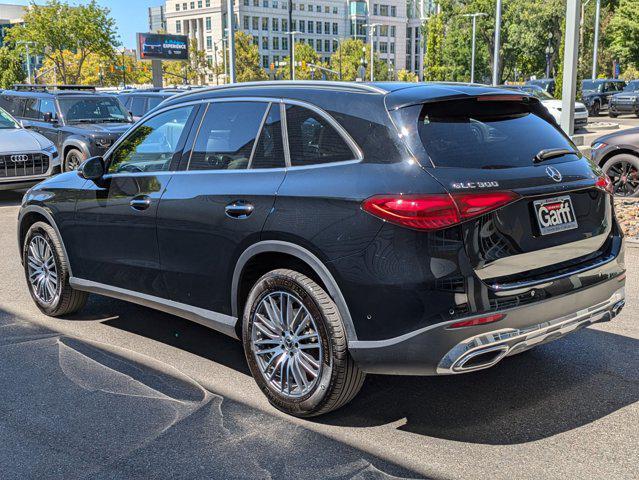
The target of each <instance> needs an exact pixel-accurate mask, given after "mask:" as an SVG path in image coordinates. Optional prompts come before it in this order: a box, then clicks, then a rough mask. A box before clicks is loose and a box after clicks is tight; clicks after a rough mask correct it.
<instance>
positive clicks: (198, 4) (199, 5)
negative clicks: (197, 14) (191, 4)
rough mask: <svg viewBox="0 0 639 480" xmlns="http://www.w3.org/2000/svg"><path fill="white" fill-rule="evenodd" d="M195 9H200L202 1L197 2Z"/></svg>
mask: <svg viewBox="0 0 639 480" xmlns="http://www.w3.org/2000/svg"><path fill="white" fill-rule="evenodd" d="M197 8H202V0H197Z"/></svg>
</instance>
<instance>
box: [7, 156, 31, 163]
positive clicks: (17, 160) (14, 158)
mask: <svg viewBox="0 0 639 480" xmlns="http://www.w3.org/2000/svg"><path fill="white" fill-rule="evenodd" d="M28 160H29V155H11V161H12V162H13V163H24V162H26V161H28Z"/></svg>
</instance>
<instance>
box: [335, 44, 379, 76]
mask: <svg viewBox="0 0 639 480" xmlns="http://www.w3.org/2000/svg"><path fill="white" fill-rule="evenodd" d="M340 55H341V58H342V80H346V81H353V80H355V79H356V78H358V76H359V70H360V66H362V64H363V65H364V66H365V68H366V73H365V76H364V80H368V79H370V74H371V73H370V72H371V71H370V65H369V64H370V58H371V48H370V44H369V43H366V44H365V43H364V42H362V41H361V40H359V39H352V38H350V39H348V40H344V41H343V42H341V43H340V45H339V47H338V48H337V50H336V51H335V52H333V55H331V65H333V66H334V67H335V68H333V69H334V70H336V69H337V68H339V67H338V65H339V61H340V60H339V59H340ZM373 61H374V64H375V65H374V68H375V80H379V81H384V80H388V79H389V78H390V75H389V72H388V66H387V64H386V62H384V61H383V60H381V59H380V58H379V55H378V54H377V53H375V54H374V55H373Z"/></svg>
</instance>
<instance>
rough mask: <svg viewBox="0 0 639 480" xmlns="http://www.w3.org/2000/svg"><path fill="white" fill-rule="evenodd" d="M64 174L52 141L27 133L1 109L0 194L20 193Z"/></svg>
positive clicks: (27, 131)
mask: <svg viewBox="0 0 639 480" xmlns="http://www.w3.org/2000/svg"><path fill="white" fill-rule="evenodd" d="M56 173H60V156H59V155H58V150H57V149H56V147H55V145H54V144H53V142H51V140H49V139H47V138H46V137H44V136H42V135H40V134H39V133H36V132H33V131H29V130H26V129H25V128H23V127H22V125H21V124H20V123H19V122H18V121H17V120H16V119H15V118H13V117H12V116H11V115H9V114H8V113H7V112H6V111H5V110H3V109H2V108H0V190H20V189H23V188H27V187H30V186H32V185H35V184H36V183H38V182H40V181H41V180H44V179H45V178H48V177H51V176H53V175H55V174H56Z"/></svg>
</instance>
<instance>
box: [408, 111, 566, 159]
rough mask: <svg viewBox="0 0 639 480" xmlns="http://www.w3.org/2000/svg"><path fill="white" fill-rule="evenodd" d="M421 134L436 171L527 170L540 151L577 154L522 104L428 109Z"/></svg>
mask: <svg viewBox="0 0 639 480" xmlns="http://www.w3.org/2000/svg"><path fill="white" fill-rule="evenodd" d="M417 132H418V135H419V139H420V141H421V144H422V145H423V148H424V150H425V152H426V154H427V156H428V159H429V160H430V161H431V162H432V164H433V165H434V166H436V167H463V168H513V167H524V166H530V165H532V163H533V159H534V158H535V155H536V154H537V153H539V151H540V150H544V149H548V148H569V149H571V150H574V146H573V145H572V143H571V142H570V141H569V140H568V139H567V138H566V137H565V136H564V135H563V133H561V132H560V131H559V130H558V129H557V128H556V127H555V126H554V125H552V124H551V123H549V122H548V121H547V120H545V119H544V118H542V117H540V116H538V115H537V114H535V113H533V112H531V111H530V106H529V105H527V104H524V103H522V102H505V101H476V100H463V101H449V102H437V103H432V104H426V105H424V106H423V108H422V109H421V112H420V114H419V120H418V126H417ZM568 158H571V159H572V160H575V159H576V158H577V157H575V156H573V155H569V156H568ZM563 161H566V158H564V159H563Z"/></svg>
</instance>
